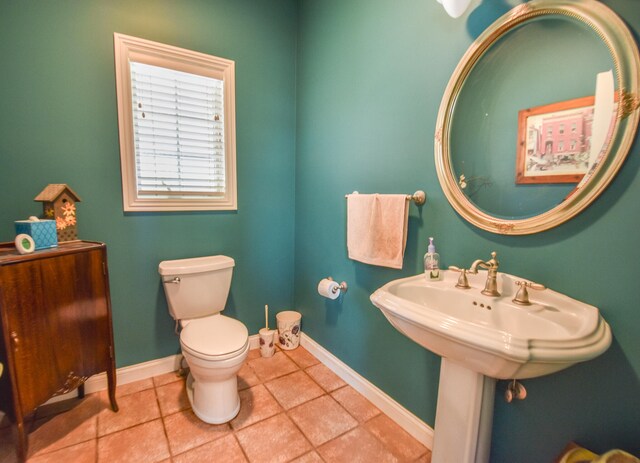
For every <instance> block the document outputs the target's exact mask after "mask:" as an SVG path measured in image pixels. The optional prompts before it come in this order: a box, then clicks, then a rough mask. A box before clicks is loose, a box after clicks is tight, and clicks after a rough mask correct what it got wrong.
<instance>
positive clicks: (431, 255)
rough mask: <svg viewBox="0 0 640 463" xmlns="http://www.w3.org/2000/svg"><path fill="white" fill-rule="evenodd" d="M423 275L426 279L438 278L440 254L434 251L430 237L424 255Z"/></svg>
mask: <svg viewBox="0 0 640 463" xmlns="http://www.w3.org/2000/svg"><path fill="white" fill-rule="evenodd" d="M424 275H425V277H426V278H427V280H439V279H440V254H438V253H437V252H436V247H435V245H434V244H433V238H432V237H429V246H427V253H426V254H425V255H424Z"/></svg>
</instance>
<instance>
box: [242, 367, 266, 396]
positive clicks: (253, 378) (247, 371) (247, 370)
mask: <svg viewBox="0 0 640 463" xmlns="http://www.w3.org/2000/svg"><path fill="white" fill-rule="evenodd" d="M260 382H261V381H260V378H258V376H257V375H256V373H255V372H254V371H253V368H251V365H249V362H244V365H242V368H240V371H238V390H239V391H241V390H243V389H247V388H249V387H253V386H255V385H257V384H260Z"/></svg>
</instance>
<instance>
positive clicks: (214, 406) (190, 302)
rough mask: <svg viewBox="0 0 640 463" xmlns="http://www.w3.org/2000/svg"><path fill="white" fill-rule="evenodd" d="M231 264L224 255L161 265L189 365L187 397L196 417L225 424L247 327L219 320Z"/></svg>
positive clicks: (234, 406) (232, 408)
mask: <svg viewBox="0 0 640 463" xmlns="http://www.w3.org/2000/svg"><path fill="white" fill-rule="evenodd" d="M233 266H234V261H233V259H231V258H230V257H226V256H210V257H198V258H192V259H180V260H173V261H163V262H161V263H160V266H159V268H158V271H159V273H160V275H161V276H162V281H163V286H164V289H165V294H166V296H167V302H168V304H169V312H170V313H171V315H172V316H173V317H174V318H175V319H176V320H178V321H179V323H180V327H181V331H180V347H181V349H182V355H183V356H184V358H185V360H186V362H187V364H188V365H189V370H190V373H189V377H188V378H187V395H188V397H189V402H190V403H191V407H192V409H193V412H194V413H195V415H196V416H197V417H198V418H200V419H201V420H202V421H205V422H207V423H211V424H220V423H226V422H228V421H230V420H232V419H233V418H234V417H235V416H236V415H237V414H238V411H239V410H240V398H239V396H238V380H237V373H238V371H239V370H240V368H242V365H243V364H244V361H245V359H246V358H247V354H248V352H249V332H248V330H247V328H246V326H245V325H244V324H243V323H242V322H240V321H238V320H235V319H233V318H230V317H227V316H224V315H222V314H221V313H220V312H221V311H222V310H223V309H224V306H225V304H226V300H227V296H228V294H229V288H230V286H231V273H232V270H233Z"/></svg>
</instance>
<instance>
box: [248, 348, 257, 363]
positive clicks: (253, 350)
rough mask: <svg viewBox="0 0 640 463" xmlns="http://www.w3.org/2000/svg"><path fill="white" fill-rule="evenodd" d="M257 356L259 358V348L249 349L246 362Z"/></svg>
mask: <svg viewBox="0 0 640 463" xmlns="http://www.w3.org/2000/svg"><path fill="white" fill-rule="evenodd" d="M257 358H260V349H251V350H250V351H249V353H248V354H247V362H248V361H249V360H253V359H257Z"/></svg>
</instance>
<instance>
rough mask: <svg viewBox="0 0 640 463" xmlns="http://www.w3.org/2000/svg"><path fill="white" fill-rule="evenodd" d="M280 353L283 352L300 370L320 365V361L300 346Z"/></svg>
mask: <svg viewBox="0 0 640 463" xmlns="http://www.w3.org/2000/svg"><path fill="white" fill-rule="evenodd" d="M282 352H284V353H285V354H286V355H287V356H288V357H289V358H290V359H291V360H293V361H294V362H295V363H296V364H297V365H298V366H299V367H300V368H307V367H310V366H312V365H317V364H318V363H320V360H318V359H317V358H315V357H314V356H313V355H311V354H310V353H309V351H308V350H307V349H305V348H304V347H302V346H298V347H297V348H296V349H293V350H283V351H282Z"/></svg>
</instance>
